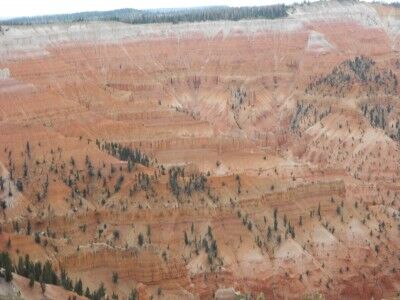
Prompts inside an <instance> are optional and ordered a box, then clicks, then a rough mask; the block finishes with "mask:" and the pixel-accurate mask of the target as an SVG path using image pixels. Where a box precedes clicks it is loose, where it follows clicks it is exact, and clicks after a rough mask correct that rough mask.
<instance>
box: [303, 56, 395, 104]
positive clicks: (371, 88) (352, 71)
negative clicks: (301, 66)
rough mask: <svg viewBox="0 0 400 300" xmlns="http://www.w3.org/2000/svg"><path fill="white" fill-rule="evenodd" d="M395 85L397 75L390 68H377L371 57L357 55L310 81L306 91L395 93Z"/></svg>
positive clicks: (333, 93) (322, 92)
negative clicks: (326, 73)
mask: <svg viewBox="0 0 400 300" xmlns="http://www.w3.org/2000/svg"><path fill="white" fill-rule="evenodd" d="M397 85H398V81H397V76H396V74H394V73H393V72H392V71H391V70H387V69H379V68H378V67H377V66H376V63H375V61H374V60H372V59H371V58H368V57H365V56H357V57H355V58H354V59H349V60H346V61H344V62H342V63H341V64H339V65H338V66H336V67H335V68H333V70H332V71H331V72H330V73H329V74H328V75H326V76H323V77H320V78H318V79H317V80H315V81H314V82H312V83H310V84H309V85H308V87H307V88H306V93H307V94H317V93H318V94H322V95H323V96H334V97H344V96H346V95H347V94H349V93H350V92H351V91H353V90H354V91H356V92H358V95H367V96H373V95H376V94H378V93H381V94H385V95H397Z"/></svg>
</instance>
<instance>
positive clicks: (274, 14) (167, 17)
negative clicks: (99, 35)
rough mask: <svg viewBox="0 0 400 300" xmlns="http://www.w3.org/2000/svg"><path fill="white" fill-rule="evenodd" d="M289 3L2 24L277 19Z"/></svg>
mask: <svg viewBox="0 0 400 300" xmlns="http://www.w3.org/2000/svg"><path fill="white" fill-rule="evenodd" d="M288 8H289V7H288V6H286V5H283V4H278V5H268V6H252V7H250V6H244V7H229V6H208V7H196V8H182V9H153V10H137V9H118V10H112V11H105V12H81V13H74V14H60V15H49V16H37V17H20V18H13V19H9V20H3V21H1V22H0V24H1V25H37V24H55V23H75V22H90V21H116V22H124V23H129V24H150V23H174V24H175V23H181V22H203V21H218V20H232V21H238V20H242V19H276V18H283V17H286V16H287V15H288V13H287V11H288Z"/></svg>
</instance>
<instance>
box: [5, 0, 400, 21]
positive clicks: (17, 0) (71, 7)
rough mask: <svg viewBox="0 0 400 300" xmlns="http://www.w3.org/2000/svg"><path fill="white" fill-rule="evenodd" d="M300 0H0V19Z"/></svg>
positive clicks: (299, 0) (266, 3)
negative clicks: (120, 9)
mask: <svg viewBox="0 0 400 300" xmlns="http://www.w3.org/2000/svg"><path fill="white" fill-rule="evenodd" d="M301 1H302V0H297V1H296V0H164V1H163V0H0V2H1V5H0V6H1V9H0V18H1V19H4V18H11V17H18V16H35V15H51V14H60V13H73V12H80V11H93V10H112V9H118V8H137V9H145V8H171V7H191V6H207V5H229V6H251V5H268V4H276V3H282V2H284V3H286V4H291V3H293V2H301ZM311 1H312V0H311ZM386 1H389V0H386ZM393 1H394V0H393Z"/></svg>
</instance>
